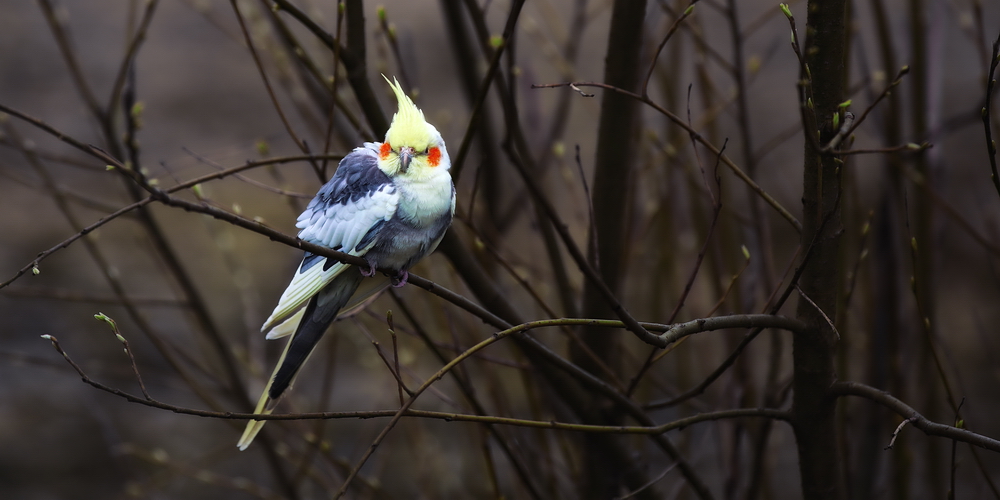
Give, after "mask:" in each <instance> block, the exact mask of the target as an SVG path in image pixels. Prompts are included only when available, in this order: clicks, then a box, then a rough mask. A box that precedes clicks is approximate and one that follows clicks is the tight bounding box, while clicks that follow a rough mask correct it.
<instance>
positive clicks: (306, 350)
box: [237, 267, 363, 450]
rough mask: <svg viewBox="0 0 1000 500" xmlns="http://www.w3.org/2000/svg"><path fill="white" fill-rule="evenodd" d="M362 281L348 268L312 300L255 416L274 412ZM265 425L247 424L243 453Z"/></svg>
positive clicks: (263, 395) (241, 444)
mask: <svg viewBox="0 0 1000 500" xmlns="http://www.w3.org/2000/svg"><path fill="white" fill-rule="evenodd" d="M362 278H363V277H362V275H361V272H360V271H359V270H358V269H357V268H356V267H351V268H349V269H345V270H344V272H342V273H341V274H340V275H339V276H337V277H336V278H335V279H334V280H333V281H332V282H331V283H330V284H329V285H327V286H326V287H325V288H323V289H322V290H320V292H319V293H318V294H316V295H315V296H313V297H312V298H311V299H309V303H308V304H307V305H306V308H305V311H304V312H303V314H302V316H301V318H302V319H301V321H300V322H299V324H298V325H296V328H295V334H294V335H292V336H291V337H290V338H289V340H288V343H287V344H285V350H284V351H283V352H282V353H281V358H280V359H279V360H278V364H277V366H275V369H274V373H272V374H271V378H270V380H269V381H268V383H267V387H265V388H264V393H263V394H261V396H260V400H259V401H258V402H257V408H256V409H254V413H256V414H262V415H269V414H270V413H271V412H272V411H274V407H275V405H277V404H278V401H279V400H280V399H281V397H282V396H283V395H284V394H285V393H286V392H287V390H288V389H289V388H290V387H291V385H292V382H293V381H294V380H295V376H296V375H297V374H298V372H299V369H300V368H302V365H303V364H305V362H306V361H307V360H308V359H309V356H310V355H311V354H312V352H313V350H314V349H315V347H316V343H317V342H319V340H320V339H321V338H322V337H323V334H324V333H325V332H326V330H327V328H329V326H330V323H332V322H333V320H334V319H335V318H336V317H337V312H338V311H340V309H341V307H343V306H344V304H346V303H347V302H348V300H349V299H350V298H351V295H353V294H354V291H355V290H356V289H357V288H358V285H359V284H360V283H361V280H362ZM265 422H266V420H251V421H250V422H248V423H247V427H246V430H244V431H243V437H241V438H240V441H239V443H237V446H238V447H239V449H240V450H245V449H246V448H247V447H248V446H250V443H251V442H253V439H254V437H256V436H257V434H258V433H259V432H260V430H261V428H262V427H264V423H265Z"/></svg>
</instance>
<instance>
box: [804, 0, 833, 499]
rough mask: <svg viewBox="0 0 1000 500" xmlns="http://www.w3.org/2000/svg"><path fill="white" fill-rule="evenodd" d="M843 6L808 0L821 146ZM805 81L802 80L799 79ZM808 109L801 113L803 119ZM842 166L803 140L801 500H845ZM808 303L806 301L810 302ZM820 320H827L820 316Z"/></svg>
mask: <svg viewBox="0 0 1000 500" xmlns="http://www.w3.org/2000/svg"><path fill="white" fill-rule="evenodd" d="M846 12H847V11H846V2H845V0H809V3H808V13H809V14H808V20H807V21H806V33H807V35H806V44H805V49H804V52H805V55H806V56H805V57H806V61H807V64H808V65H809V69H810V71H811V78H810V81H811V85H812V99H813V102H812V104H813V109H814V110H815V116H816V120H815V122H813V123H809V122H810V121H812V120H808V119H807V120H806V122H807V124H806V130H805V132H806V133H807V134H815V133H816V130H815V129H814V128H813V127H814V126H815V127H816V128H818V129H819V143H820V144H826V143H827V142H829V141H830V139H831V138H832V137H833V136H834V135H835V134H836V132H837V131H836V130H835V128H834V126H833V122H832V117H833V115H834V113H836V112H837V111H838V105H839V104H840V103H841V102H843V100H844V87H845V81H846V72H847V68H846V67H845V61H846V58H845V57H846V50H847V48H846V30H845V21H846ZM803 78H808V77H807V76H806V75H803ZM808 114H809V113H808V110H807V115H808ZM839 167H840V163H839V162H838V160H837V159H836V158H835V157H833V156H830V155H821V154H820V153H819V152H818V151H817V150H816V147H815V146H814V144H813V143H812V141H811V140H810V139H808V138H807V139H806V141H805V161H804V165H803V168H804V175H803V193H802V210H803V214H802V216H803V218H802V222H803V228H802V244H803V246H804V248H807V249H809V250H808V251H807V252H806V254H805V255H807V258H806V261H805V263H804V266H805V269H804V270H803V272H802V275H801V278H800V280H799V286H800V288H801V290H802V293H803V294H804V295H805V297H807V298H808V299H807V298H805V297H800V299H799V303H798V310H797V315H798V318H799V319H801V320H803V321H805V322H806V323H807V324H809V325H811V327H812V328H811V329H810V331H809V332H808V333H803V334H801V335H795V336H794V340H793V343H792V346H793V355H792V356H793V367H794V380H793V387H794V391H795V392H794V400H793V402H792V411H793V414H794V417H793V427H794V430H795V439H796V443H797V445H798V451H799V472H800V474H801V478H802V496H803V498H808V499H810V500H825V499H829V500H837V499H841V498H844V490H843V484H844V483H843V480H842V473H841V460H840V453H839V450H838V446H837V428H836V418H835V413H834V409H835V407H836V399H835V398H834V397H833V395H831V394H830V386H831V384H833V383H834V382H835V381H836V378H837V373H836V369H835V364H834V363H835V355H836V346H837V334H836V332H835V331H834V329H833V326H832V325H831V324H830V321H832V320H833V319H834V318H836V314H837V291H838V290H839V287H838V276H839V275H840V272H839V266H840V262H839V259H838V256H839V247H840V234H841V227H840V209H839V202H840V196H839V193H840V173H839ZM810 300H811V302H812V303H810ZM824 314H825V317H824Z"/></svg>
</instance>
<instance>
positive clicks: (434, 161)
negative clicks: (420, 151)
mask: <svg viewBox="0 0 1000 500" xmlns="http://www.w3.org/2000/svg"><path fill="white" fill-rule="evenodd" d="M427 163H430V165H431V166H432V167H436V166H438V163H441V150H440V149H438V148H431V150H430V151H428V152H427Z"/></svg>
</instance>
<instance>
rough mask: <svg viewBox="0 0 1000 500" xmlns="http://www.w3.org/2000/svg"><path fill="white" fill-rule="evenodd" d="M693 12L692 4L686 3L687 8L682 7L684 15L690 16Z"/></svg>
mask: <svg viewBox="0 0 1000 500" xmlns="http://www.w3.org/2000/svg"><path fill="white" fill-rule="evenodd" d="M692 12H694V4H691V5H688V8H686V9H684V15H685V16H690V15H691V13H692Z"/></svg>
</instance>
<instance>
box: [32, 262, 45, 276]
mask: <svg viewBox="0 0 1000 500" xmlns="http://www.w3.org/2000/svg"><path fill="white" fill-rule="evenodd" d="M31 274H34V275H35V276H38V275H39V274H42V271H41V270H40V269H38V264H35V265H33V266H31Z"/></svg>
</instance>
